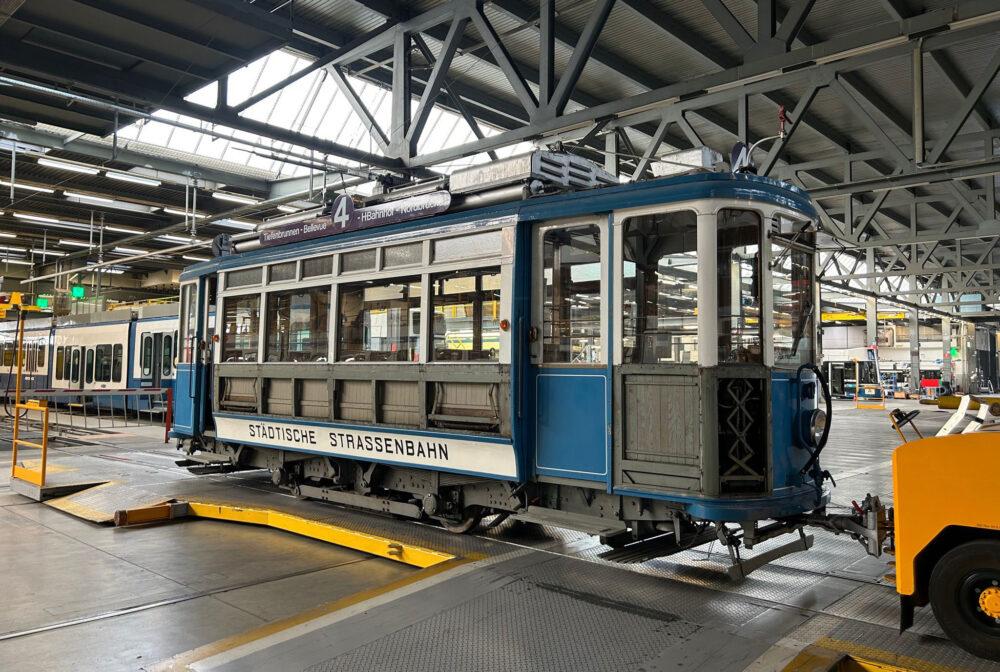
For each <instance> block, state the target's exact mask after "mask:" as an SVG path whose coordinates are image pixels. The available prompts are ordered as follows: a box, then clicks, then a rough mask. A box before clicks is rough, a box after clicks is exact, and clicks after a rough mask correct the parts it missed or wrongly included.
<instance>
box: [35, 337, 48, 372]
mask: <svg viewBox="0 0 1000 672" xmlns="http://www.w3.org/2000/svg"><path fill="white" fill-rule="evenodd" d="M45 347H46V346H45V345H44V344H42V343H39V344H38V356H37V358H36V360H35V363H36V365H37V366H38V368H39V369H42V368H45Z"/></svg>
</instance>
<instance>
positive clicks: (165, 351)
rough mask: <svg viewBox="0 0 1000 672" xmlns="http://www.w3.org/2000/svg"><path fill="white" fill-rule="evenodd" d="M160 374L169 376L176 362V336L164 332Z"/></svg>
mask: <svg viewBox="0 0 1000 672" xmlns="http://www.w3.org/2000/svg"><path fill="white" fill-rule="evenodd" d="M160 364H161V365H160V375H162V376H169V375H170V373H171V370H172V369H173V364H174V337H173V336H172V335H171V334H169V333H168V334H163V347H162V348H160Z"/></svg>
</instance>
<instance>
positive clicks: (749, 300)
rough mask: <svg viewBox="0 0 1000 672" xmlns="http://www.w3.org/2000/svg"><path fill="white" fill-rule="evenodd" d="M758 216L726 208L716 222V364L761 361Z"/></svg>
mask: <svg viewBox="0 0 1000 672" xmlns="http://www.w3.org/2000/svg"><path fill="white" fill-rule="evenodd" d="M760 233H761V220H760V215H758V214H757V213H756V212H752V211H749V210H735V209H725V210H721V211H719V219H718V246H717V251H718V257H717V260H716V263H717V267H716V271H718V297H719V304H718V305H719V363H720V364H724V363H726V362H730V363H731V362H760V361H761V331H760V321H761V311H760Z"/></svg>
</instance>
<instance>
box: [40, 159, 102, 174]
mask: <svg viewBox="0 0 1000 672" xmlns="http://www.w3.org/2000/svg"><path fill="white" fill-rule="evenodd" d="M38 164H39V165H41V166H47V167H49V168H60V169H62V170H72V171H73V172H74V173H84V174H86V175H97V174H98V173H99V172H101V171H99V170H98V169H97V168H93V167H91V166H82V165H80V164H79V163H66V162H64V161H53V160H52V159H38Z"/></svg>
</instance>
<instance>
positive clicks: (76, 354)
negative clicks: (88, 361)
mask: <svg viewBox="0 0 1000 672" xmlns="http://www.w3.org/2000/svg"><path fill="white" fill-rule="evenodd" d="M72 373H73V376H72V378H71V380H72V381H73V382H74V383H79V382H80V348H73V371H72Z"/></svg>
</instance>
